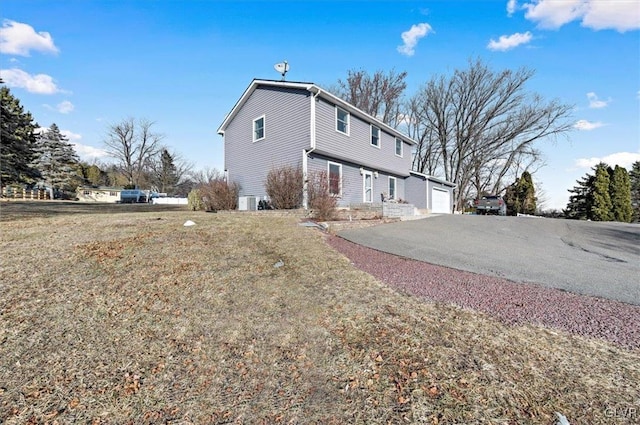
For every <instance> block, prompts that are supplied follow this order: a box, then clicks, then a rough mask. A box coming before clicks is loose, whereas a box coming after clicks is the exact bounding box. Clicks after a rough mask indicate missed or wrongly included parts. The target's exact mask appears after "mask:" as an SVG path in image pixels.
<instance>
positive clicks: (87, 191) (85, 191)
mask: <svg viewBox="0 0 640 425" xmlns="http://www.w3.org/2000/svg"><path fill="white" fill-rule="evenodd" d="M82 194H83V195H85V196H89V195H91V191H90V190H84V191H82Z"/></svg>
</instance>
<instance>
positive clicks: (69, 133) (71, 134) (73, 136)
mask: <svg viewBox="0 0 640 425" xmlns="http://www.w3.org/2000/svg"><path fill="white" fill-rule="evenodd" d="M60 134H62V135H63V136H66V137H67V140H69V141H72V140H80V139H82V135H80V134H76V133H74V132H72V131H71V130H60Z"/></svg>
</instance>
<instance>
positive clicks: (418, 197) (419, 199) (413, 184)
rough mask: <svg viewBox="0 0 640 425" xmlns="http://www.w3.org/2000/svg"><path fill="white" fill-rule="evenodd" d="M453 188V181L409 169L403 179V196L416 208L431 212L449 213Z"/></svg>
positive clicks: (451, 209) (451, 208)
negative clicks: (408, 173) (407, 175)
mask: <svg viewBox="0 0 640 425" xmlns="http://www.w3.org/2000/svg"><path fill="white" fill-rule="evenodd" d="M455 188H456V185H455V183H451V182H448V181H446V180H442V179H439V178H437V177H433V176H428V175H426V174H422V173H417V172H415V171H411V175H410V176H409V177H408V178H407V179H406V181H405V196H406V198H407V201H409V202H410V203H411V204H413V205H415V206H416V207H417V208H420V209H426V210H429V212H431V213H433V214H451V213H452V212H453V199H454V197H453V191H454V190H455Z"/></svg>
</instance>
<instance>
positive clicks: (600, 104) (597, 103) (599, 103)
mask: <svg viewBox="0 0 640 425" xmlns="http://www.w3.org/2000/svg"><path fill="white" fill-rule="evenodd" d="M587 99H589V108H591V109H601V108H606V107H607V106H609V103H611V98H609V100H600V99H598V95H596V94H595V93H594V92H589V93H587Z"/></svg>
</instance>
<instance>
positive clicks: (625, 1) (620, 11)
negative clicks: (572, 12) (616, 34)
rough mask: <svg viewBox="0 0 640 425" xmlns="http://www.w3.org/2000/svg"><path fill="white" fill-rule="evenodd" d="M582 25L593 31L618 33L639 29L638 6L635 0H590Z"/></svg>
mask: <svg viewBox="0 0 640 425" xmlns="http://www.w3.org/2000/svg"><path fill="white" fill-rule="evenodd" d="M588 3H589V10H588V12H587V13H586V15H585V16H584V18H583V19H582V25H583V26H585V27H587V28H592V29H594V30H604V29H615V30H617V31H620V32H625V31H631V30H634V29H640V5H639V4H638V1H637V0H618V1H610V0H599V1H595V0H591V1H589V2H588Z"/></svg>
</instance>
